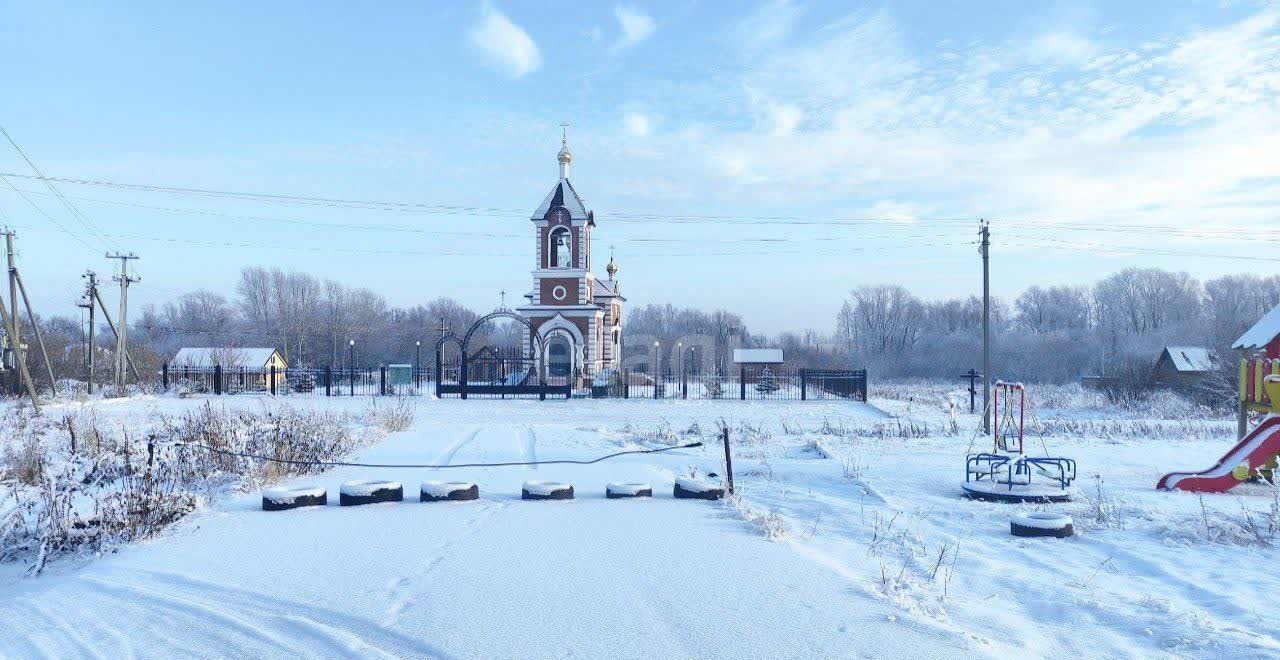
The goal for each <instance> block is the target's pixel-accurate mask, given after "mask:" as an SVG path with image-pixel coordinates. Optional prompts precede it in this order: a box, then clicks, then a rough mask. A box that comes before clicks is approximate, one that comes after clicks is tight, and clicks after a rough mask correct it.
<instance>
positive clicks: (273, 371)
mask: <svg viewBox="0 0 1280 660" xmlns="http://www.w3.org/2000/svg"><path fill="white" fill-rule="evenodd" d="M275 395H276V365H274V364H273V365H271V396H275Z"/></svg>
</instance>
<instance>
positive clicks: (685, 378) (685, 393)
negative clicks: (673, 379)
mask: <svg viewBox="0 0 1280 660" xmlns="http://www.w3.org/2000/svg"><path fill="white" fill-rule="evenodd" d="M676 355H677V356H679V357H680V398H682V399H687V398H689V372H688V371H685V366H684V342H683V341H678V342H676Z"/></svg>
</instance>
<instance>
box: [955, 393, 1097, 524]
mask: <svg viewBox="0 0 1280 660" xmlns="http://www.w3.org/2000/svg"><path fill="white" fill-rule="evenodd" d="M994 390H995V392H994V398H993V399H992V421H993V424H992V433H991V437H992V444H993V446H992V448H991V451H987V452H981V453H977V454H968V455H967V456H966V457H965V475H964V485H963V488H964V494H965V496H967V497H969V498H972V499H978V500H988V501H996V502H1066V501H1069V500H1070V499H1071V497H1072V491H1073V489H1072V482H1074V481H1075V478H1076V462H1075V461H1074V460H1072V459H1070V458H1062V457H1059V456H1048V455H1044V456H1029V455H1027V453H1026V450H1025V446H1024V440H1025V427H1026V412H1027V391H1026V387H1024V386H1023V385H1022V384H1021V383H1005V382H1003V381H998V382H996V384H995V388H994ZM1042 447H1043V443H1042ZM1045 454H1048V449H1047V448H1045Z"/></svg>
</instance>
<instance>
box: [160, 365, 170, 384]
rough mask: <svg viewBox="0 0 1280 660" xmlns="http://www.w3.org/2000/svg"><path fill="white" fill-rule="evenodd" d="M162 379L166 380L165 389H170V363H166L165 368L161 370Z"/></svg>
mask: <svg viewBox="0 0 1280 660" xmlns="http://www.w3.org/2000/svg"><path fill="white" fill-rule="evenodd" d="M160 378H161V380H162V381H164V389H165V390H168V389H169V363H168V362H166V363H164V369H162V370H161V376H160Z"/></svg>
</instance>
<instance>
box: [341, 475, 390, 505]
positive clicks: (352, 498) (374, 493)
mask: <svg viewBox="0 0 1280 660" xmlns="http://www.w3.org/2000/svg"><path fill="white" fill-rule="evenodd" d="M403 499H404V486H403V485H401V484H400V482H399V481H376V480H375V481H348V482H346V483H344V484H342V488H340V489H339V490H338V504H341V505H342V506H356V505H358V504H373V503H375V502H399V501H401V500H403Z"/></svg>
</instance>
